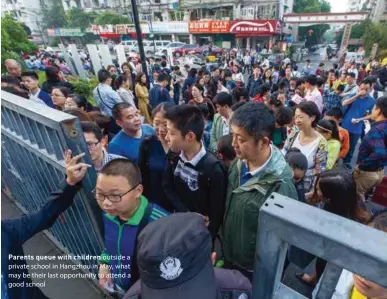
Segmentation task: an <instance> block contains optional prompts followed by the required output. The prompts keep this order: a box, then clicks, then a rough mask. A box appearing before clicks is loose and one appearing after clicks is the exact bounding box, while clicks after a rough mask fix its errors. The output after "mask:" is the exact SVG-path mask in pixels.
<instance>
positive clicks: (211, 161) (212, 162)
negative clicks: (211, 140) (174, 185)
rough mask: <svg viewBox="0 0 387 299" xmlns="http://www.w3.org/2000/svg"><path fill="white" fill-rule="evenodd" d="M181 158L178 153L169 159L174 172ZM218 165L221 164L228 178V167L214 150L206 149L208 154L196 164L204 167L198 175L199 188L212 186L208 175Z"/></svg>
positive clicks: (198, 166)
mask: <svg viewBox="0 0 387 299" xmlns="http://www.w3.org/2000/svg"><path fill="white" fill-rule="evenodd" d="M179 160H180V157H179V155H178V154H176V156H172V157H171V158H170V159H169V163H171V166H172V167H171V168H172V172H173V173H175V169H176V166H177V163H179ZM216 165H219V167H220V168H221V170H222V172H223V174H224V177H225V178H226V179H227V177H228V172H227V169H226V167H225V166H224V165H223V163H222V162H221V161H220V160H219V159H218V158H217V157H216V155H215V154H214V153H213V152H211V151H209V150H206V155H205V156H204V157H203V158H202V159H200V161H199V163H198V164H197V166H196V168H202V170H201V171H200V172H199V175H198V187H199V189H205V190H207V189H208V187H209V186H210V183H211V179H210V177H209V176H208V174H209V173H212V171H213V169H214V167H216Z"/></svg>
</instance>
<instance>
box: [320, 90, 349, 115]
mask: <svg viewBox="0 0 387 299" xmlns="http://www.w3.org/2000/svg"><path fill="white" fill-rule="evenodd" d="M344 89H345V86H344V85H337V87H336V88H335V89H334V91H332V92H330V91H329V90H328V89H325V90H324V94H323V102H324V111H325V112H326V111H329V110H331V109H340V110H341V109H342V104H341V98H342V97H341V95H342V94H343V92H344Z"/></svg>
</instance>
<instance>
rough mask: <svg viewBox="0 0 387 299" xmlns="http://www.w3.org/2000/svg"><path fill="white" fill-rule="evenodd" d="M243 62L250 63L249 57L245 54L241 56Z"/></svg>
mask: <svg viewBox="0 0 387 299" xmlns="http://www.w3.org/2000/svg"><path fill="white" fill-rule="evenodd" d="M243 62H244V63H245V64H251V57H250V56H247V55H246V56H245V57H244V58H243Z"/></svg>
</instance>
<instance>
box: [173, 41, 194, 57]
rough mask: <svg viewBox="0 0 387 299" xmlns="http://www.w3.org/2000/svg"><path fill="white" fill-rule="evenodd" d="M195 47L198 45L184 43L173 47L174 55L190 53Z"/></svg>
mask: <svg viewBox="0 0 387 299" xmlns="http://www.w3.org/2000/svg"><path fill="white" fill-rule="evenodd" d="M195 48H196V45H189V44H184V45H182V46H181V47H178V48H175V49H173V50H172V54H173V56H176V57H180V56H183V54H185V53H188V52H190V51H191V50H193V49H195Z"/></svg>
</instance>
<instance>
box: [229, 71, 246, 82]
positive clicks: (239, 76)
mask: <svg viewBox="0 0 387 299" xmlns="http://www.w3.org/2000/svg"><path fill="white" fill-rule="evenodd" d="M232 79H233V80H234V81H235V82H243V83H244V82H245V79H244V78H243V75H242V73H238V74H232Z"/></svg>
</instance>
